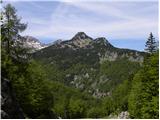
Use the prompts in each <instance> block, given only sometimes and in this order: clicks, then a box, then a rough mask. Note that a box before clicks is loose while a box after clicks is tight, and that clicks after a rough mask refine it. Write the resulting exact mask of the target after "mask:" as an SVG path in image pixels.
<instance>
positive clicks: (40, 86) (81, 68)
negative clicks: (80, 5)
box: [1, 4, 159, 119]
mask: <svg viewBox="0 0 160 120" xmlns="http://www.w3.org/2000/svg"><path fill="white" fill-rule="evenodd" d="M26 27H27V25H26V24H24V23H21V19H20V18H19V17H18V15H17V14H16V9H15V8H14V7H13V6H12V5H11V4H8V5H6V6H5V8H4V9H3V11H2V24H1V30H2V34H1V76H2V78H3V79H7V80H9V82H10V86H11V87H12V89H13V91H12V92H14V93H13V94H14V99H16V102H17V103H18V105H19V108H20V109H21V113H20V114H21V115H22V114H23V115H22V118H23V117H25V118H32V119H34V118H37V119H44V118H45V119H47V118H48V119H51V118H52V119H53V118H68V119H70V118H121V117H119V116H120V114H121V113H128V112H129V117H130V118H157V119H158V118H159V110H158V102H159V101H158V98H159V96H158V95H159V94H158V93H159V81H158V80H159V76H158V71H159V68H158V67H159V64H158V60H159V57H158V55H159V54H158V52H157V46H156V42H154V41H155V39H153V38H154V37H153V35H152V37H151V35H150V38H149V40H148V41H152V42H147V48H148V49H147V50H149V51H147V52H148V53H146V52H139V51H135V50H129V49H119V48H116V47H114V46H113V45H111V44H110V43H109V42H108V41H107V40H106V39H105V38H97V39H93V38H91V37H89V36H87V35H86V34H85V33H83V32H80V33H78V34H77V35H75V36H74V37H73V38H72V39H71V40H68V41H61V42H58V43H55V44H54V45H52V46H49V47H46V48H44V49H42V50H40V51H37V52H35V53H33V54H31V53H30V49H28V48H26V47H23V45H24V44H25V43H23V37H22V36H21V35H20V32H22V31H24V30H25V29H26ZM154 46H156V47H154ZM150 48H151V49H150ZM2 87H4V86H2ZM9 89H10V88H9ZM2 92H3V93H2V98H1V99H2V101H4V103H3V106H2V108H1V109H2V110H3V114H2V113H1V115H2V118H5V116H3V115H4V114H5V115H6V114H8V117H7V118H10V119H12V118H15V119H16V118H17V119H18V118H20V117H19V115H18V114H17V115H14V114H16V113H15V112H12V111H11V112H10V111H9V108H8V107H7V105H6V103H5V101H6V100H5V99H6V97H5V96H3V95H5V94H6V93H5V92H6V91H4V90H3V91H2ZM4 98H5V99H4ZM12 102H13V101H12V99H11V103H12ZM7 108H8V110H7ZM15 109H16V108H15ZM13 111H15V110H14V109H13ZM124 111H125V112H124ZM127 111H128V112H127ZM4 112H5V113H4ZM124 117H125V116H124ZM126 118H128V116H127V117H126Z"/></svg>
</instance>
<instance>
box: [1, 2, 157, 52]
mask: <svg viewBox="0 0 160 120" xmlns="http://www.w3.org/2000/svg"><path fill="white" fill-rule="evenodd" d="M5 3H11V4H13V5H14V6H15V7H16V9H17V11H18V15H19V16H21V17H22V21H23V22H26V23H28V28H27V29H26V31H25V32H23V33H22V35H30V36H34V37H36V38H38V39H39V40H41V41H42V42H44V43H49V42H53V41H54V40H57V39H63V40H67V39H70V38H72V37H73V36H74V35H75V34H76V33H77V32H79V31H83V32H85V33H86V34H88V35H89V36H91V37H92V38H97V37H106V38H107V39H108V40H109V41H110V42H111V43H112V44H113V45H114V46H116V47H120V48H130V49H136V50H143V49H144V44H145V41H146V39H147V38H148V35H149V33H150V32H153V35H154V36H155V37H156V39H158V0H141V1H140V0H6V1H5ZM5 3H4V5H5Z"/></svg>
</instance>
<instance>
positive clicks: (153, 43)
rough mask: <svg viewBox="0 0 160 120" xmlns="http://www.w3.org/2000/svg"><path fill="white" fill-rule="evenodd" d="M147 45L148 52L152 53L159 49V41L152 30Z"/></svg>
mask: <svg viewBox="0 0 160 120" xmlns="http://www.w3.org/2000/svg"><path fill="white" fill-rule="evenodd" d="M145 47H146V49H145V51H146V52H148V53H151V54H152V53H154V52H156V51H157V49H158V45H157V42H156V40H155V37H154V36H153V34H152V32H151V33H150V35H149V38H148V40H147V41H146V45H145Z"/></svg>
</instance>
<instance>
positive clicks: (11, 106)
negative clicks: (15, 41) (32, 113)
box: [1, 78, 25, 119]
mask: <svg viewBox="0 0 160 120" xmlns="http://www.w3.org/2000/svg"><path fill="white" fill-rule="evenodd" d="M1 85H2V88H1V118H2V119H24V118H25V117H24V115H23V111H22V109H21V107H20V105H19V103H18V101H17V100H16V96H15V93H14V91H13V89H12V86H11V83H10V81H9V80H7V79H4V78H2V79H1Z"/></svg>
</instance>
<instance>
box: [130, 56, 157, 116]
mask: <svg viewBox="0 0 160 120" xmlns="http://www.w3.org/2000/svg"><path fill="white" fill-rule="evenodd" d="M147 59H148V61H147V62H146V63H145V64H144V67H143V68H142V69H141V70H140V71H139V72H138V73H137V74H136V75H135V77H134V79H133V85H132V90H131V94H130V97H129V112H130V114H131V117H133V118H147V119H148V118H158V117H159V110H158V97H159V95H158V93H159V90H158V88H159V77H158V76H159V75H158V67H159V64H158V59H159V58H158V53H155V54H153V55H151V56H150V57H149V58H147Z"/></svg>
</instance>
